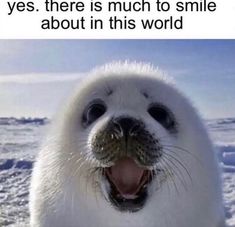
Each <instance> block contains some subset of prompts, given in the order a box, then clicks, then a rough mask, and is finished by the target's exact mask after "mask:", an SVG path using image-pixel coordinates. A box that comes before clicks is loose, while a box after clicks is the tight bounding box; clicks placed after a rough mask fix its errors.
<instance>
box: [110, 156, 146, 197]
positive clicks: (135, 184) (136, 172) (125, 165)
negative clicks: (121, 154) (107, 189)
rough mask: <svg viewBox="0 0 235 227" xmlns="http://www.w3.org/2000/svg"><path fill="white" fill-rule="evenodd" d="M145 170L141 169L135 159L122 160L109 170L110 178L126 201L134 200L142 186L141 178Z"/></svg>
mask: <svg viewBox="0 0 235 227" xmlns="http://www.w3.org/2000/svg"><path fill="white" fill-rule="evenodd" d="M143 175H144V169H142V168H140V167H139V166H138V165H137V164H136V163H135V162H134V160H133V159H131V158H122V159H120V160H118V161H117V162H116V163H115V165H114V166H112V167H111V168H110V169H109V170H108V176H109V178H110V180H111V181H112V182H113V184H114V185H115V187H116V188H117V190H118V191H119V193H120V194H121V195H122V196H123V197H124V198H126V199H134V198H135V197H136V193H137V192H138V191H139V189H140V187H141V186H142V183H141V178H142V176H143Z"/></svg>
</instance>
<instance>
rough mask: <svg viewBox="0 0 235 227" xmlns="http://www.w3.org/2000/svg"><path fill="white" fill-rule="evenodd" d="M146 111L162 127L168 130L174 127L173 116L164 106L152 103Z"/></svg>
mask: <svg viewBox="0 0 235 227" xmlns="http://www.w3.org/2000/svg"><path fill="white" fill-rule="evenodd" d="M148 113H149V114H150V115H151V117H152V118H154V119H155V120H156V121H157V122H158V123H160V124H161V125H162V126H163V127H164V128H166V129H169V130H171V129H174V128H175V120H174V116H173V114H172V113H171V112H170V111H169V110H168V109H167V108H166V107H165V106H163V105H161V104H152V105H151V106H150V107H149V109H148Z"/></svg>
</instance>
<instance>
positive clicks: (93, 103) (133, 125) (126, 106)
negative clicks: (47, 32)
mask: <svg viewBox="0 0 235 227" xmlns="http://www.w3.org/2000/svg"><path fill="white" fill-rule="evenodd" d="M142 79H143V78H142ZM146 81H148V80H145V79H144V80H143V82H142V81H141V80H140V81H138V80H137V81H136V79H135V78H129V79H127V81H115V79H112V81H110V82H109V81H108V80H106V81H105V83H104V82H103V83H100V82H98V83H95V84H92V86H90V90H89V89H87V93H89V95H88V94H87V93H86V94H85V95H86V96H90V97H89V101H88V102H87V103H86V104H85V105H84V108H83V111H82V114H81V127H82V130H83V131H84V134H85V137H86V141H87V146H88V148H89V149H88V151H86V154H85V155H86V156H87V158H86V159H87V160H90V161H91V163H92V166H93V167H94V169H98V170H99V172H100V176H101V177H100V179H99V180H98V181H99V185H100V188H101V191H102V193H103V195H104V196H105V198H106V199H107V200H108V201H109V202H111V203H112V205H113V206H114V207H115V208H117V209H118V210H120V211H131V212H135V211H138V210H140V209H141V208H143V207H144V206H145V204H146V202H147V200H148V197H149V196H151V191H153V190H156V189H157V188H158V187H160V184H161V183H162V182H163V181H164V179H165V178H166V177H167V175H170V174H171V172H170V171H169V165H170V164H169V162H168V161H164V159H166V158H165V155H164V154H165V151H164V147H165V144H166V143H167V141H168V140H169V138H170V141H171V142H172V138H175V137H176V136H177V119H176V118H175V115H174V113H173V112H172V111H171V110H170V108H169V107H168V106H167V105H165V104H163V102H162V97H160V96H158V97H157V98H156V96H155V94H154V92H151V90H149V91H148V87H149V86H152V81H148V83H147V84H146ZM107 86H108V92H107ZM93 91H95V92H93ZM83 137H84V136H83ZM168 145H169V143H168ZM170 145H171V144H170ZM166 165H167V166H168V167H167V171H165V169H166V168H165V166H166ZM155 178H157V180H154V179H155ZM153 182H155V184H154V183H153ZM156 182H157V183H156Z"/></svg>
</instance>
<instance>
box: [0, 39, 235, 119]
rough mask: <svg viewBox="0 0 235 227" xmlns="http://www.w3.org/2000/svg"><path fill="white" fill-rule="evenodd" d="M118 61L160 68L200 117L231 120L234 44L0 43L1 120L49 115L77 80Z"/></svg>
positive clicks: (234, 106) (234, 85)
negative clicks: (104, 65) (183, 94)
mask: <svg viewBox="0 0 235 227" xmlns="http://www.w3.org/2000/svg"><path fill="white" fill-rule="evenodd" d="M116 60H118V61H120V60H129V61H140V62H147V63H151V64H152V65H154V66H156V67H158V68H160V69H161V70H163V71H164V72H165V73H166V74H168V75H169V76H171V77H172V78H173V79H174V81H175V83H176V85H177V86H178V87H179V89H180V90H182V91H183V92H184V93H185V94H186V95H187V96H188V97H189V98H190V99H191V100H192V102H193V104H194V105H195V106H196V107H197V108H198V109H199V112H200V114H201V115H202V117H203V118H206V119H213V118H223V117H235V40H0V103H1V107H0V117H10V116H14V117H23V116H25V117H30V116H32V117H44V116H46V117H52V116H53V115H54V114H56V113H57V112H58V111H60V108H61V106H62V105H63V103H65V102H66V98H67V97H68V96H69V94H70V93H71V92H72V90H73V89H74V86H75V84H76V83H77V80H78V79H79V78H81V77H84V75H85V73H86V72H88V71H90V70H91V69H92V68H94V67H96V66H100V65H103V64H105V63H109V62H112V61H116Z"/></svg>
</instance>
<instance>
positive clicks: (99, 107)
mask: <svg viewBox="0 0 235 227" xmlns="http://www.w3.org/2000/svg"><path fill="white" fill-rule="evenodd" d="M105 112H106V106H105V104H104V103H103V102H95V103H91V104H90V105H88V107H87V108H86V109H85V111H84V113H83V117H82V123H83V125H84V126H88V125H90V124H92V123H93V122H94V121H96V120H97V119H98V118H99V117H101V116H102V115H103V114H104V113H105Z"/></svg>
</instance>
